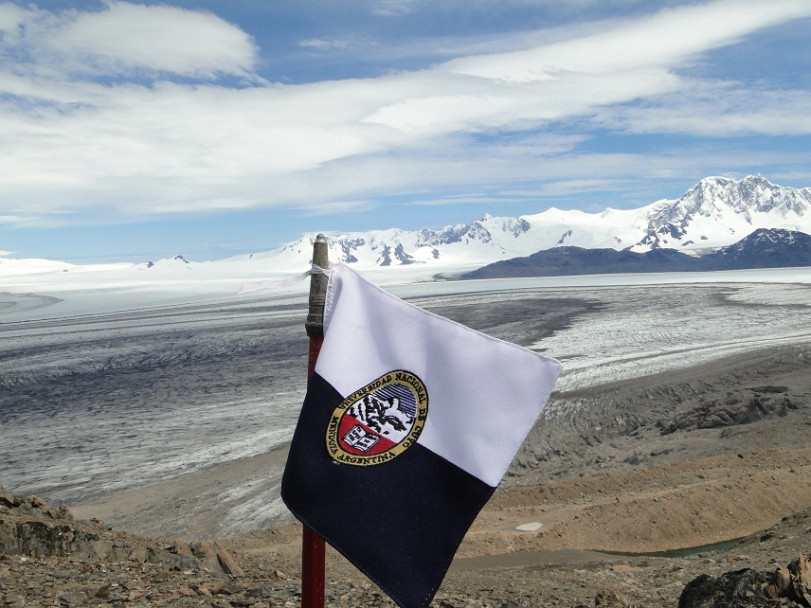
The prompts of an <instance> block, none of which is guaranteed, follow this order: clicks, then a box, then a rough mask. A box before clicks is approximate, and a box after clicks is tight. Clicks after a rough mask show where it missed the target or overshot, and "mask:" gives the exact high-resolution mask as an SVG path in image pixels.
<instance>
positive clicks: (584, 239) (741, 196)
mask: <svg viewBox="0 0 811 608" xmlns="http://www.w3.org/2000/svg"><path fill="white" fill-rule="evenodd" d="M801 233H805V234H801ZM807 234H811V188H803V189H796V188H789V187H783V186H777V185H774V184H772V183H771V182H769V181H768V180H767V179H766V178H764V177H761V176H759V175H753V176H749V177H746V178H744V179H742V180H734V179H728V178H725V177H707V178H705V179H702V180H701V181H700V182H698V183H697V184H696V185H695V186H693V187H692V188H690V190H688V191H687V192H686V193H685V194H684V195H683V196H681V197H680V198H678V199H675V200H668V199H663V200H660V201H657V202H655V203H652V204H650V205H647V206H644V207H640V208H637V209H628V210H617V209H610V208H609V209H606V210H604V211H602V212H600V213H585V212H583V211H577V210H568V211H565V210H560V209H554V208H552V209H549V210H547V211H544V212H543V213H538V214H535V215H524V216H521V217H493V216H491V215H485V216H484V217H483V218H481V219H479V220H477V221H475V222H473V223H472V224H459V225H456V226H447V227H445V228H443V229H442V230H429V229H423V230H416V231H407V230H400V229H397V228H391V229H389V230H372V231H368V232H354V233H326V236H327V238H328V240H329V244H330V252H329V256H330V260H331V261H332V262H339V261H340V262H345V263H348V264H350V265H352V266H354V267H355V268H357V269H359V270H371V269H376V268H386V269H391V270H395V269H406V268H410V269H413V270H415V271H418V272H417V273H414V276H416V275H417V274H420V275H421V276H426V277H429V276H432V275H436V274H440V273H444V274H445V276H451V275H453V276H458V273H460V272H465V271H471V270H472V269H475V268H482V267H485V266H488V265H491V264H494V263H496V262H503V263H504V264H502V265H497V266H496V268H491V267H489V266H488V269H486V270H485V269H483V270H481V271H479V274H476V273H471V274H469V275H467V276H517V275H518V274H583V273H596V272H642V271H645V272H655V271H680V270H708V269H721V268H724V269H728V268H743V267H747V268H749V267H764V266H786V265H807V264H809V263H811V262H810V261H809V259H808V257H807V251H805V250H803V247H805V245H804V243H805V242H806V241H805V239H806V238H807V237H806V235H807ZM750 235H751V236H750ZM315 236H316V235H315V234H304V235H302V236H301V237H300V238H299V239H298V240H296V241H293V242H291V243H287V244H286V245H283V246H281V247H279V248H277V249H275V250H273V251H266V252H257V253H254V254H250V255H249V254H245V255H240V256H235V257H232V258H227V259H223V260H215V261H210V262H195V261H191V260H188V259H186V258H184V257H183V256H176V257H175V258H173V259H163V260H156V261H155V262H154V263H153V262H145V263H142V264H126V263H125V264H113V265H99V266H98V267H94V268H93V269H94V271H95V270H99V269H101V267H102V266H104V267H105V269H107V270H111V271H114V273H117V274H122V273H123V274H124V275H126V274H128V273H132V272H135V271H137V272H139V273H140V274H141V276H142V279H143V280H146V281H149V280H153V279H156V278H164V279H168V278H170V277H172V276H175V275H176V274H178V273H180V274H182V275H183V276H189V275H188V274H186V273H188V272H189V271H196V272H197V274H198V275H203V274H209V275H212V276H214V275H222V276H234V277H236V276H242V277H255V276H262V275H268V274H276V275H281V274H286V273H292V272H296V273H299V272H301V271H302V270H304V269H306V268H307V267H308V266H309V264H310V258H311V256H312V250H313V249H312V243H313V240H314V239H315ZM745 237H750V238H745ZM769 243H771V244H769ZM86 269H87V268H85V267H82V266H76V265H73V264H67V263H65V262H55V261H50V260H15V259H11V258H0V275H2V276H11V275H17V274H28V273H31V272H38V273H41V272H63V273H69V274H73V273H75V272H78V271H80V270H86Z"/></svg>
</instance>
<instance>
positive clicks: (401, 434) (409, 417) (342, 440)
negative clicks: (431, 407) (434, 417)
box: [327, 369, 428, 466]
mask: <svg viewBox="0 0 811 608" xmlns="http://www.w3.org/2000/svg"><path fill="white" fill-rule="evenodd" d="M427 416H428V391H426V390H425V384H423V382H422V380H420V379H419V377H418V376H417V375H416V374H412V373H411V372H407V371H405V370H401V369H400V370H394V371H391V372H389V373H387V374H384V375H382V376H380V378H377V379H376V380H373V381H372V382H370V383H369V384H367V385H366V386H364V387H363V388H361V389H359V390H357V391H355V392H354V393H352V394H351V395H349V397H347V398H346V399H344V400H343V401H342V402H341V404H340V405H339V406H338V407H336V408H335V411H334V412H332V416H331V417H330V420H329V425H328V426H327V451H328V452H329V453H330V456H332V458H333V459H334V460H336V461H338V462H341V463H344V464H352V465H359V466H365V465H371V464H381V463H383V462H388V461H389V460H391V459H392V458H394V457H396V456H398V455H399V454H402V453H403V452H404V451H405V450H407V449H408V448H409V447H411V446H412V445H414V443H415V442H416V441H417V437H419V436H420V433H421V432H422V428H423V426H425V419H426V417H427Z"/></svg>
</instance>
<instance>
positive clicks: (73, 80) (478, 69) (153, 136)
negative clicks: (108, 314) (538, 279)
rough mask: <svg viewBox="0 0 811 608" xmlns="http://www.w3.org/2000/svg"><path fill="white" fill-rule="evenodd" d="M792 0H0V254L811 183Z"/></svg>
mask: <svg viewBox="0 0 811 608" xmlns="http://www.w3.org/2000/svg"><path fill="white" fill-rule="evenodd" d="M809 31H811V0H770V1H769V2H764V1H763V0H716V1H709V2H707V1H705V2H694V1H686V0H660V1H658V2H650V1H648V0H566V1H562V0H273V1H272V2H268V1H266V0H232V1H228V2H222V1H215V0H166V1H154V2H153V1H151V0H142V1H140V2H129V1H122V0H107V1H101V2H100V1H96V0H78V1H70V2H68V1H62V0H42V1H40V2H27V1H26V2H7V1H3V0H0V255H3V256H6V257H14V258H49V259H59V260H64V261H71V262H74V263H90V262H101V261H105V262H113V261H134V262H142V261H146V260H153V259H157V258H161V257H170V256H174V255H177V254H182V255H184V256H185V257H186V258H187V259H192V260H198V261H202V260H212V259H221V258H224V257H228V256H231V255H237V254H242V253H251V252H256V251H269V250H271V249H274V248H276V247H278V246H280V245H282V244H283V243H285V242H288V241H291V240H295V239H296V238H298V236H299V235H300V234H302V233H305V232H318V231H337V232H349V231H367V230H373V229H386V228H391V227H397V228H403V229H407V230H417V229H421V228H432V229H441V228H443V227H444V226H447V225H455V224H460V223H470V222H472V221H474V220H476V219H478V218H480V217H482V216H483V215H484V214H485V213H489V214H491V215H495V216H508V217H515V216H519V215H526V214H533V213H540V212H542V211H544V210H546V209H548V208H550V207H557V208H560V209H581V210H583V211H588V212H599V211H601V210H603V209H605V208H606V207H613V208H618V209H629V208H634V207H640V206H642V205H647V204H650V203H652V202H654V201H656V200H659V199H663V198H670V199H675V198H678V197H679V196H681V195H682V194H683V193H684V192H685V191H686V190H688V189H689V188H690V187H691V186H692V185H694V184H695V183H696V182H698V181H699V180H700V179H702V178H703V177H707V176H711V175H723V176H727V177H733V178H743V177H745V176H746V175H750V174H756V173H759V174H761V175H763V176H764V177H766V178H768V179H769V180H770V181H772V182H773V183H776V184H780V185H784V186H794V187H799V188H802V187H808V186H811V36H809V35H808V32H809Z"/></svg>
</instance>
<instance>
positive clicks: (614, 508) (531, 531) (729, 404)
mask: <svg viewBox="0 0 811 608" xmlns="http://www.w3.org/2000/svg"><path fill="white" fill-rule="evenodd" d="M555 399H556V400H557V403H556V406H557V407H556V408H555V410H556V412H557V414H556V415H555V416H553V417H548V418H547V419H545V420H544V424H542V425H539V426H538V428H537V429H535V430H534V431H533V432H532V433H531V434H530V436H529V437H528V438H527V441H526V443H525V446H524V448H523V449H522V451H521V453H519V455H518V457H517V458H516V461H515V463H514V466H513V467H512V468H511V471H510V473H509V475H508V478H507V479H506V480H505V483H503V484H502V487H500V488H499V489H498V490H497V492H496V493H495V495H494V496H493V498H492V499H491V500H490V501H489V502H488V503H487V505H486V506H485V507H484V509H483V510H482V512H481V513H480V515H479V517H478V518H477V520H476V522H475V523H474V525H473V527H472V528H471V530H470V531H469V533H468V534H467V536H466V538H465V541H464V542H463V543H462V546H461V547H460V550H459V552H458V554H457V559H456V560H455V561H454V564H453V565H452V567H451V570H450V572H449V573H448V576H447V577H446V578H445V581H444V582H443V584H442V586H441V587H440V589H439V592H438V593H437V595H436V598H435V600H434V602H433V606H434V607H436V608H462V607H467V608H484V607H487V608H535V607H550V608H552V607H565V608H576V607H577V608H580V607H592V606H594V607H598V606H600V607H603V606H608V607H631V606H634V607H649V608H675V607H677V606H678V607H679V608H738V607H740V608H750V607H752V608H753V607H760V606H775V607H787V608H797V607H805V608H811V575H809V566H808V560H809V559H811V554H809V552H810V551H811V481H810V480H811V442H809V437H811V433H810V432H811V345H809V344H805V343H803V344H798V345H795V346H791V347H787V348H781V349H773V350H767V351H763V352H753V353H744V354H740V355H736V356H733V357H730V358H727V359H723V360H718V361H716V362H714V363H712V364H711V365H703V366H700V367H696V368H694V369H688V370H683V371H679V372H676V371H671V372H667V373H664V374H659V375H656V376H649V377H645V378H639V379H635V380H633V381H627V382H620V383H616V384H612V385H606V386H601V387H600V390H599V391H571V392H569V393H560V394H558V395H556V397H555ZM582 412H588V416H584V415H583V414H582ZM270 457H273V458H276V457H281V456H280V454H271V455H270ZM259 464H261V465H262V466H261V467H260V469H261V470H267V468H268V466H269V464H268V463H267V462H262V463H259ZM257 466H258V463H257V462H255V461H253V460H250V459H249V460H246V461H244V462H234V463H229V464H228V465H227V466H223V467H217V468H214V469H212V470H206V471H202V472H200V473H199V475H196V476H194V477H192V478H191V481H190V480H186V481H182V482H181V481H178V482H172V483H171V484H169V485H168V486H158V487H154V486H153V487H145V488H138V489H137V490H132V491H128V492H125V493H121V494H120V495H117V496H108V497H105V498H104V500H103V501H100V502H98V501H97V502H94V503H90V504H85V505H81V506H80V507H81V508H79V507H77V508H76V512H77V513H81V514H82V517H84V519H82V518H79V517H74V516H73V515H72V514H71V511H70V510H69V509H68V508H67V507H59V508H54V507H52V506H50V505H48V504H47V503H46V502H44V501H43V500H41V499H38V498H33V497H27V498H21V497H17V496H12V495H11V494H9V493H6V492H4V491H2V490H0V608H5V607H6V606H9V607H14V608H23V607H29V606H30V607H47V608H50V607H59V608H70V607H73V606H105V607H106V606H112V607H116V608H138V607H149V608H151V607H158V606H179V607H186V606H188V607H192V606H195V607H204V608H205V607H209V606H215V607H217V608H228V607H246V608H248V607H252V608H270V607H276V606H280V607H281V606H298V605H299V604H300V596H299V593H300V580H299V574H298V573H299V568H300V565H299V559H300V537H301V530H300V527H298V526H297V525H287V526H282V527H276V528H272V529H262V530H254V531H251V532H247V533H244V534H240V535H237V536H230V537H227V538H218V539H216V540H215V539H214V538H213V537H216V536H217V535H210V536H212V537H210V536H209V532H208V531H209V530H210V529H211V528H210V525H209V523H210V522H208V521H206V518H207V517H208V516H206V515H205V513H206V512H211V517H216V504H213V503H211V502H210V501H208V500H206V495H205V493H204V492H205V488H206V487H215V486H216V481H217V480H218V479H220V477H218V476H223V475H227V476H228V477H229V478H233V477H234V476H237V477H238V478H239V479H243V478H244V479H248V478H251V476H252V475H255V471H256V470H257ZM243 469H244V470H243ZM169 486H171V487H169ZM136 494H137V497H136V496H135V495H136ZM135 498H137V500H138V501H140V502H139V503H138V504H134V503H133V500H134V499H135ZM105 507H106V508H105ZM176 512H179V515H178V517H175V515H176ZM108 516H109V518H108ZM97 517H101V518H103V519H105V520H108V521H110V522H111V523H112V524H113V526H114V527H113V528H111V527H108V526H107V525H105V524H104V523H102V521H99V519H93V518H97ZM181 524H182V525H181ZM124 530H127V531H129V532H124ZM175 538H182V539H184V540H175ZM191 539H193V541H192V540H191ZM730 539H737V540H730ZM720 541H729V542H726V543H725V544H723V545H722V546H703V547H702V548H700V549H697V550H694V551H692V552H689V554H688V555H686V556H682V555H680V554H673V553H666V554H661V553H660V552H661V551H670V550H674V549H679V548H684V547H696V546H699V545H707V543H718V542H720ZM618 552H622V553H618ZM326 605H327V606H330V607H338V606H341V607H350V606H352V607H360V606H371V607H376V606H388V607H391V606H393V603H392V602H391V601H390V600H388V599H387V598H386V597H385V596H384V595H383V594H382V593H381V592H380V591H379V590H378V589H377V587H376V586H375V585H373V584H372V583H370V582H369V581H368V580H367V579H366V578H365V577H364V576H363V575H362V574H360V573H359V572H358V571H357V570H356V569H355V568H354V567H353V566H351V565H350V564H349V563H347V562H346V560H344V559H343V558H342V557H340V556H339V555H337V554H336V553H335V552H333V551H331V550H328V553H327V586H326Z"/></svg>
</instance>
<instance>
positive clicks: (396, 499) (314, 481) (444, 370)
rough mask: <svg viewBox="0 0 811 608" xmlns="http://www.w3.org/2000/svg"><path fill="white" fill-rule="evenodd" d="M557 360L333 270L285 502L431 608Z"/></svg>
mask: <svg viewBox="0 0 811 608" xmlns="http://www.w3.org/2000/svg"><path fill="white" fill-rule="evenodd" d="M560 368H561V366H560V363H558V362H557V361H555V360H554V359H550V358H548V357H544V356H542V355H539V354H537V353H534V352H532V351H530V350H527V349H524V348H521V347H519V346H516V345H514V344H509V343H507V342H503V341H501V340H497V339H495V338H492V337H490V336H487V335H485V334H482V333H480V332H477V331H474V330H472V329H469V328H467V327H465V326H463V325H460V324H458V323H455V322H453V321H450V320H448V319H445V318H443V317H439V316H437V315H434V314H431V313H429V312H426V311H424V310H422V309H420V308H417V307H415V306H412V305H411V304H408V303H407V302H404V301H403V300H401V299H399V298H397V297H395V296H393V295H391V294H389V293H387V292H385V291H383V290H381V289H379V288H378V287H376V286H375V285H373V284H371V283H369V282H368V281H366V280H365V279H364V278H363V277H361V276H360V275H359V274H358V273H356V272H355V271H354V270H352V269H350V268H349V267H347V266H343V265H340V264H339V265H335V266H333V267H332V269H331V270H330V278H329V285H328V287H327V297H326V304H325V311H324V343H323V345H322V347H321V352H320V354H319V357H318V361H317V363H316V366H315V371H314V373H313V375H312V376H311V378H310V381H309V383H308V385H307V394H306V396H305V398H304V405H303V406H302V409H301V414H300V417H299V421H298V426H297V427H296V431H295V434H294V436H293V441H292V443H291V446H290V454H289V456H288V459H287V465H286V467H285V470H284V476H283V478H282V498H283V500H284V502H285V504H286V505H287V506H288V508H289V509H290V510H291V511H292V512H293V514H294V515H295V516H296V517H297V518H298V519H299V520H301V522H302V523H304V524H305V525H307V526H309V527H310V528H311V529H312V530H314V531H315V532H316V533H318V534H319V535H320V536H321V537H323V538H324V540H326V541H327V542H328V543H329V544H331V545H332V546H333V547H335V549H337V550H338V551H339V552H340V553H342V554H343V555H344V556H345V557H346V558H347V559H348V560H349V561H351V562H352V563H353V564H355V566H357V567H358V568H359V569H360V570H361V571H362V572H364V573H365V574H366V575H367V576H368V577H369V578H370V579H371V580H372V581H374V582H375V583H376V584H377V585H378V586H380V588H381V589H382V590H383V591H384V592H385V593H386V594H387V595H389V597H391V598H392V599H393V600H394V601H395V602H396V603H397V604H398V605H399V606H402V607H403V608H425V607H427V606H428V605H429V604H430V602H431V599H432V598H433V597H434V594H435V593H436V591H437V589H438V588H439V585H440V583H441V582H442V579H443V578H444V577H445V574H446V572H447V570H448V567H449V566H450V564H451V561H452V560H453V556H454V555H455V553H456V550H457V549H458V547H459V544H460V543H461V542H462V539H463V537H464V535H465V533H466V532H467V530H468V528H470V526H471V524H472V523H473V520H474V519H475V518H476V515H477V514H478V513H479V511H480V510H481V508H482V507H483V506H484V504H485V503H486V502H487V501H488V499H489V498H490V496H491V495H492V494H493V492H494V491H495V488H496V486H498V484H499V482H500V481H501V478H502V477H503V476H504V473H505V472H506V470H507V468H508V467H509V465H510V463H511V462H512V459H513V457H514V456H515V453H516V452H517V451H518V449H519V448H520V446H521V443H522V442H523V441H524V439H525V437H526V435H527V434H528V433H529V431H530V429H531V428H532V426H533V425H534V423H535V421H536V420H537V418H538V416H539V415H540V413H541V411H542V410H543V408H544V406H545V404H546V401H547V400H548V398H549V395H550V393H551V392H552V387H553V386H554V384H555V381H556V379H557V376H558V374H559V373H560Z"/></svg>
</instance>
